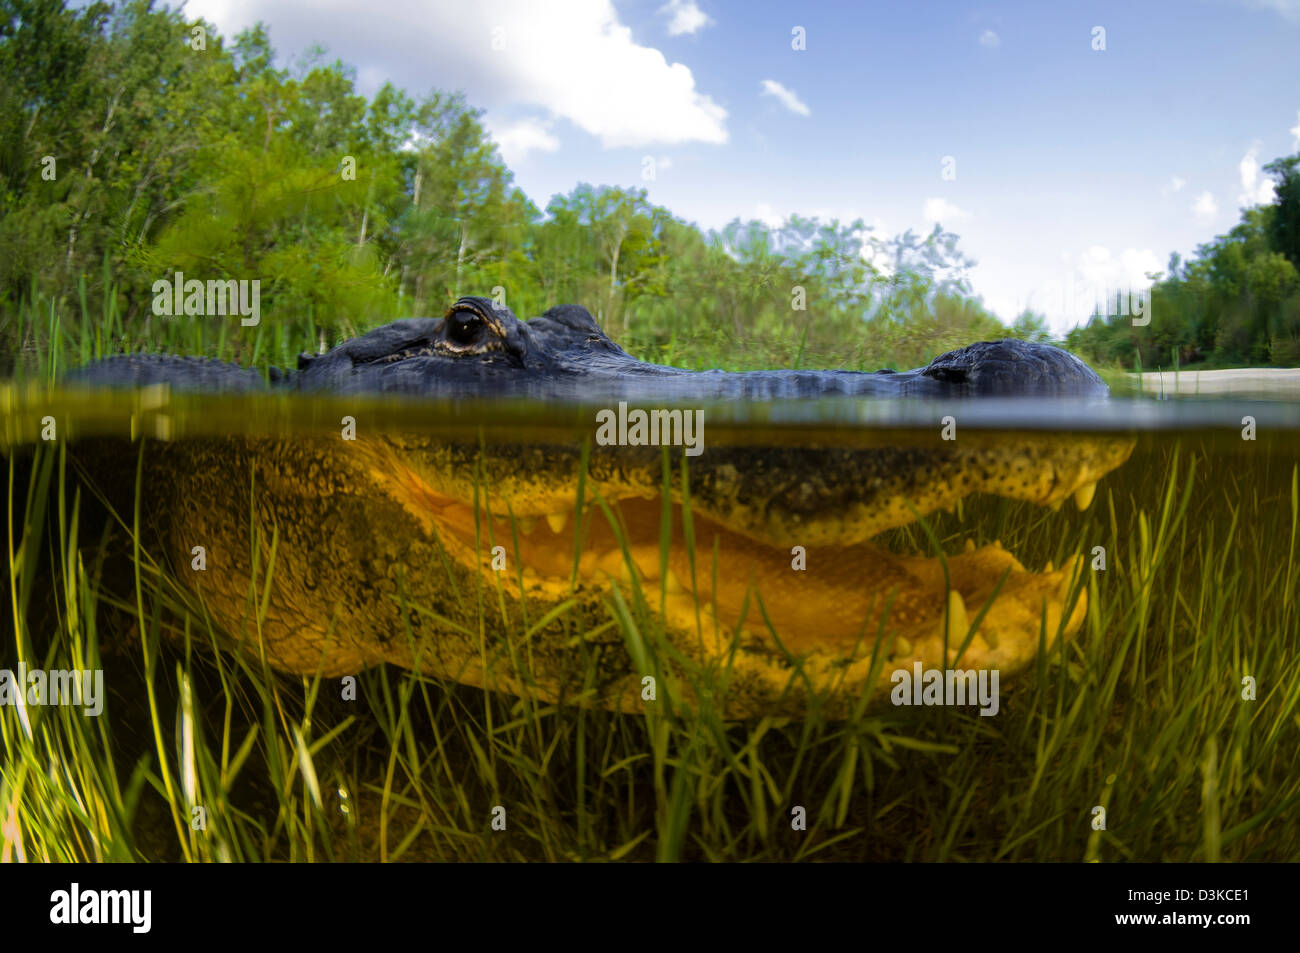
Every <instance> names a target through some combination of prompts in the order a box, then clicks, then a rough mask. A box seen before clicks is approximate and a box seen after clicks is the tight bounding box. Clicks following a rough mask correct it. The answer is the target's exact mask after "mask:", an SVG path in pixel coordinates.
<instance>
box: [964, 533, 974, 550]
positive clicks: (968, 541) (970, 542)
mask: <svg viewBox="0 0 1300 953" xmlns="http://www.w3.org/2000/svg"><path fill="white" fill-rule="evenodd" d="M962 548H963V550H964V551H965V552H968V553H973V552H975V540H973V539H971V538H970V537H969V536H967V537H966V542H965V543H963V544H962Z"/></svg>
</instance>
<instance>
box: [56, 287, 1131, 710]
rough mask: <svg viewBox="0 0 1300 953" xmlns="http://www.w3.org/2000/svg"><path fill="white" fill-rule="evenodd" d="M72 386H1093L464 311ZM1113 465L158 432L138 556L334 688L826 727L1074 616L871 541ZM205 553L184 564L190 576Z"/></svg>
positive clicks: (249, 644) (721, 447)
mask: <svg viewBox="0 0 1300 953" xmlns="http://www.w3.org/2000/svg"><path fill="white" fill-rule="evenodd" d="M69 381H70V382H73V383H77V384H80V385H83V386H91V387H124V386H125V387H148V386H152V385H163V386H165V387H167V388H170V389H174V390H178V391H192V392H198V393H202V394H211V395H227V394H241V393H256V392H262V391H266V392H278V391H286V392H295V393H301V394H317V395H339V394H345V395H365V394H391V395H401V396H402V397H403V398H404V399H411V398H415V399H418V398H429V397H500V396H507V397H511V396H512V397H527V398H533V399H541V400H546V401H559V402H569V401H581V402H583V403H588V404H597V405H599V404H601V403H604V404H606V405H608V404H610V403H611V402H614V401H618V402H640V403H644V404H648V405H650V406H652V407H659V408H662V407H664V406H665V405H671V406H672V407H674V408H679V405H681V404H682V403H683V402H688V403H689V402H691V401H702V402H707V401H718V400H768V399H773V398H794V397H801V398H802V397H822V396H827V395H860V396H869V397H889V398H944V399H949V398H970V397H1017V396H1019V397H1041V396H1045V395H1046V396H1070V397H1082V398H1096V397H1104V396H1105V395H1106V393H1107V391H1106V386H1105V384H1104V383H1103V382H1102V381H1101V379H1100V378H1099V377H1098V376H1097V375H1096V373H1095V372H1093V371H1092V370H1091V369H1090V368H1089V367H1087V365H1085V364H1084V363H1083V362H1082V361H1080V360H1078V359H1077V358H1075V357H1074V356H1073V355H1071V354H1069V353H1068V352H1066V351H1063V350H1061V349H1059V348H1056V347H1054V346H1051V345H1047V344H1039V343H1030V342H1023V341H1016V340H1004V341H994V342H982V343H978V344H973V345H970V346H969V347H965V348H962V349H960V350H956V351H953V352H950V353H948V354H944V355H943V356H941V357H939V358H937V359H935V360H934V361H932V362H931V363H930V364H929V365H927V366H926V367H924V368H918V369H915V370H910V371H903V372H895V371H878V372H874V373H866V372H855V371H754V372H744V373H730V372H723V371H687V370H682V369H679V368H672V367H664V366H659V365H654V364H648V363H644V362H641V361H639V360H636V359H635V358H633V357H631V356H630V355H628V354H627V353H626V352H624V351H623V350H622V349H621V348H620V347H618V345H616V344H615V343H614V342H613V341H611V340H610V339H609V338H608V337H607V336H606V335H605V334H604V333H603V332H602V331H601V330H600V328H599V327H598V325H597V324H596V322H595V321H594V320H593V319H592V317H591V315H590V314H589V313H588V312H587V310H586V309H585V308H582V307H580V306H576V305H563V306H559V307H554V308H551V309H550V310H548V311H546V312H545V313H544V314H543V315H541V316H539V317H534V318H532V319H531V320H528V321H520V320H519V319H518V318H516V317H515V316H514V314H512V313H511V312H510V311H509V309H508V308H505V307H503V306H501V305H500V304H498V303H495V302H493V301H491V300H490V299H487V298H479V297H466V298H461V299H460V300H458V301H457V302H455V304H453V305H452V306H451V307H450V308H449V310H448V311H447V312H446V314H445V315H444V316H443V317H442V318H441V319H404V320H399V321H394V322H392V323H390V324H387V325H384V326H383V327H380V328H377V329H375V330H372V331H370V332H369V333H366V334H364V335H362V336H360V337H357V338H355V339H353V340H349V341H346V342H344V343H342V344H340V345H338V346H336V347H334V348H333V349H332V350H330V351H328V352H326V353H324V354H320V355H310V354H304V355H302V356H301V357H300V358H299V361H298V367H297V369H296V370H293V371H287V372H282V371H272V372H271V373H270V374H269V375H268V377H263V375H262V374H260V373H257V372H255V371H252V370H248V369H243V368H239V367H237V366H234V365H231V364H225V363H221V362H217V361H211V360H199V359H194V358H187V357H178V356H170V355H130V356H117V357H111V358H106V359H103V360H101V361H98V362H95V363H93V364H91V365H89V366H87V367H85V368H82V369H81V370H79V371H77V372H75V373H73V374H72V375H70V377H69ZM416 403H417V405H418V400H417V401H416ZM672 414H673V412H672V411H669V412H666V413H664V414H663V416H662V418H661V419H662V421H663V423H664V426H665V427H667V426H670V425H676V424H677V422H678V420H680V417H678V418H675V417H673V415H672ZM936 420H937V417H936ZM431 423H433V424H436V421H432V422H431ZM595 429H596V428H595V424H594V423H593V425H592V432H593V435H594V433H595ZM1132 448H1133V445H1132V442H1131V441H1129V440H1127V439H1124V438H1122V437H1118V436H1108V435H1099V434H1086V435H1078V434H1076V435H1066V434H1052V433H1017V434H1014V435H1005V434H992V433H980V432H974V431H967V432H965V433H964V434H963V436H962V437H961V438H960V439H957V440H943V439H940V437H939V435H938V428H937V426H936V434H935V437H934V439H932V440H920V441H918V440H905V439H902V438H898V437H889V436H885V435H883V434H875V435H871V434H867V435H866V436H865V437H864V439H863V440H861V441H857V442H854V443H852V444H849V443H841V444H830V443H826V442H822V443H814V442H808V443H799V444H797V445H788V444H779V445H778V444H765V445H762V446H752V445H741V444H736V443H735V442H734V441H733V442H731V443H728V442H725V441H724V442H722V443H714V444H712V445H710V446H709V448H708V449H707V451H705V452H703V453H701V454H700V455H699V456H695V457H680V458H679V457H676V456H672V455H670V454H668V453H666V452H665V451H664V449H663V448H662V447H659V446H651V445H638V446H619V445H605V444H604V443H602V442H600V441H598V440H591V439H587V440H575V441H570V442H567V443H565V442H557V441H555V440H551V439H543V438H542V437H541V436H539V435H536V434H530V433H528V432H521V433H515V434H513V435H512V436H510V437H509V438H508V439H505V440H499V439H498V440H491V441H489V440H485V439H481V438H479V437H475V438H472V439H471V438H467V437H459V436H455V437H449V436H448V435H447V434H446V433H442V434H439V432H438V429H437V428H436V427H432V428H430V429H426V430H424V431H422V432H408V431H407V430H403V431H402V432H375V433H366V432H365V428H361V430H360V432H358V433H357V434H356V435H355V439H340V437H339V436H338V435H330V436H322V435H320V434H312V435H301V436H291V437H285V436H275V435H272V436H257V435H238V434H234V435H222V436H220V437H185V438H181V439H175V440H150V441H147V442H146V446H145V447H144V448H143V453H144V465H143V468H142V470H141V473H142V478H143V480H144V485H143V486H142V487H141V488H140V492H141V494H142V498H143V499H144V500H146V501H147V502H148V507H147V511H148V514H149V524H150V526H151V527H152V530H151V533H152V535H151V539H153V538H156V540H157V541H158V542H157V545H158V546H159V548H160V549H161V551H162V552H161V554H160V555H161V556H162V557H163V558H164V559H165V560H166V561H167V563H168V564H170V565H171V567H172V572H173V573H175V574H176V575H177V576H179V577H180V578H182V579H183V580H185V582H186V583H187V584H188V586H189V587H190V588H191V589H192V590H194V592H195V594H196V595H197V596H199V597H200V598H201V601H202V606H203V609H204V611H205V612H206V613H207V614H208V615H209V616H210V617H211V618H212V619H213V620H214V621H215V622H216V623H217V624H218V626H219V627H220V628H221V629H222V630H223V631H224V632H225V633H226V635H227V637H228V639H229V640H230V644H231V646H232V647H234V648H238V649H242V650H244V651H246V652H248V653H250V654H251V655H253V656H255V657H257V658H260V659H263V660H265V661H266V662H267V663H268V664H270V665H271V666H273V667H274V668H277V669H280V670H283V671H287V672H294V673H302V674H315V673H318V674H320V675H322V676H325V677H337V676H342V675H346V674H353V673H355V672H357V671H358V670H360V669H362V668H364V667H367V666H370V665H374V664H378V663H381V662H387V663H392V664H395V665H399V666H403V667H405V668H408V669H414V670H417V671H419V672H420V673H422V674H426V675H432V676H436V677H440V678H444V679H449V680H454V681H458V682H462V683H466V684H470V685H474V686H479V687H483V688H488V689H492V690H496V691H501V692H506V693H510V694H513V695H516V696H520V697H530V698H534V699H538V700H540V701H544V702H548V703H571V704H584V705H594V706H601V707H605V708H610V709H615V710H622V711H642V710H644V709H645V706H646V705H662V704H663V703H664V702H665V701H666V700H667V701H669V703H670V704H675V703H677V702H680V703H683V704H685V705H687V706H689V707H698V706H701V705H706V704H707V705H710V706H713V708H714V709H715V710H717V711H719V712H720V713H722V715H723V716H724V717H727V718H744V717H750V716H756V715H771V714H787V715H794V716H798V715H801V714H803V713H806V712H807V711H808V710H809V709H810V707H811V706H813V705H816V706H817V707H818V709H819V710H821V711H823V712H824V713H826V714H828V715H830V716H835V717H843V716H845V715H846V714H847V713H849V712H851V711H853V710H856V709H857V708H858V707H859V706H860V705H861V704H863V703H864V702H871V701H873V700H874V702H879V700H880V699H881V698H882V697H886V696H887V695H888V694H889V686H890V685H891V684H896V683H897V682H898V678H897V677H896V676H895V673H896V672H899V671H907V672H914V671H919V670H924V669H932V668H936V667H937V668H944V667H947V666H958V667H960V668H961V669H963V670H979V669H992V670H997V671H999V672H1000V673H1001V674H1002V675H1011V674H1014V673H1015V672H1017V671H1019V670H1022V669H1025V668H1026V667H1027V666H1028V664H1029V663H1030V662H1031V661H1032V660H1034V659H1035V658H1036V657H1037V656H1038V654H1039V652H1040V650H1041V649H1043V648H1045V647H1046V646H1049V645H1054V644H1056V641H1057V640H1058V639H1062V640H1064V639H1069V638H1071V637H1072V636H1073V635H1074V634H1075V633H1076V632H1077V631H1078V629H1079V627H1080V625H1081V624H1082V620H1083V618H1084V615H1085V612H1086V606H1087V592H1086V589H1087V585H1086V579H1084V578H1083V577H1084V572H1083V563H1082V560H1081V559H1080V558H1079V557H1074V558H1072V559H1069V560H1067V561H1066V562H1065V564H1064V565H1062V566H1061V567H1059V568H1057V567H1053V566H1051V565H1050V564H1049V565H1047V566H1046V567H1045V569H1043V570H1041V571H1037V572H1035V571H1031V570H1029V569H1026V567H1025V566H1024V565H1022V564H1021V563H1020V562H1019V561H1018V560H1017V559H1016V558H1015V556H1014V555H1013V554H1012V553H1010V552H1008V551H1007V550H1006V549H1005V548H1003V546H1002V545H1001V543H1000V542H997V541H994V542H991V543H986V544H985V545H982V546H977V545H976V544H975V541H974V540H972V539H966V540H965V541H964V544H963V545H962V547H961V552H957V553H953V554H947V555H944V556H935V557H925V556H922V555H919V554H915V553H898V552H895V551H892V550H891V548H890V547H889V546H887V545H884V544H883V543H882V542H881V541H880V539H879V537H880V536H881V534H882V533H885V532H886V531H887V530H890V529H894V528H898V527H904V526H908V525H910V524H913V523H915V522H916V521H917V520H921V519H924V518H926V517H928V516H930V515H931V514H935V513H937V512H938V511H940V510H945V511H951V510H953V509H954V508H960V506H961V504H962V501H963V500H964V499H966V498H967V497H969V496H971V495H972V494H980V493H983V494H997V495H1000V496H1003V497H1008V498H1011V499H1015V500H1023V501H1028V502H1031V503H1035V504H1040V505H1043V506H1051V507H1057V506H1059V505H1060V504H1061V502H1062V501H1064V500H1065V499H1067V498H1069V497H1073V498H1074V500H1075V502H1076V504H1077V505H1078V506H1079V507H1080V508H1086V507H1087V506H1088V505H1089V503H1090V502H1091V500H1092V498H1093V494H1094V491H1095V488H1096V485H1097V481H1098V480H1099V479H1100V478H1101V477H1102V476H1103V475H1105V474H1106V473H1108V472H1109V471H1111V470H1112V469H1114V468H1115V467H1117V466H1119V465H1120V464H1122V463H1123V462H1124V461H1125V460H1126V459H1127V458H1128V456H1129V454H1130V452H1131V451H1132ZM112 455H113V456H114V458H115V459H117V460H121V459H122V457H123V454H121V452H120V449H119V450H117V451H114V452H113V454H112ZM105 458H106V457H105V456H102V455H101V457H100V458H99V459H100V461H101V462H102V460H103V459H105ZM92 469H93V466H92ZM132 469H133V474H132V475H134V467H133V468H132ZM198 546H202V547H204V553H205V559H206V570H205V571H194V570H193V569H192V568H191V556H192V554H193V553H194V552H196V549H195V547H198ZM894 548H897V547H894ZM918 665H919V666H920V667H921V668H920V669H919V670H918V669H917V668H916V666H918Z"/></svg>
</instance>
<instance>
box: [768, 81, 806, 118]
mask: <svg viewBox="0 0 1300 953" xmlns="http://www.w3.org/2000/svg"><path fill="white" fill-rule="evenodd" d="M759 86H760V89H761V90H762V93H763V95H764V96H775V97H776V98H777V100H779V101H780V103H781V105H782V106H784V107H785V108H786V109H788V110H790V112H792V113H798V114H799V115H800V116H811V115H812V110H811V109H809V108H808V107H807V105H806V104H805V103H804V102H803V100H801V99H800V98H799V97H798V96H796V95H795V93H794V90H792V89H786V88H785V87H784V86H782V85H781V84H780V83H778V82H777V81H776V80H774V79H765V80H763V82H762V83H760V84H759Z"/></svg>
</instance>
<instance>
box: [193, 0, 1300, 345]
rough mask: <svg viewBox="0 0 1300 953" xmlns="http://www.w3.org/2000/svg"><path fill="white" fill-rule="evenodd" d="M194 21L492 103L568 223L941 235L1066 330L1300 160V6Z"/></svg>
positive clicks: (502, 3)
mask: <svg viewBox="0 0 1300 953" xmlns="http://www.w3.org/2000/svg"><path fill="white" fill-rule="evenodd" d="M185 9H186V11H187V12H188V13H189V15H191V16H203V17H205V18H206V19H208V20H210V21H211V22H213V23H215V24H216V25H217V26H218V27H219V28H220V29H221V30H222V32H223V33H225V34H227V35H232V34H233V33H234V32H236V31H238V30H239V29H242V28H243V27H245V26H247V25H249V24H251V23H253V22H255V21H257V20H262V21H263V22H265V23H266V24H267V26H268V27H269V30H270V34H271V39H272V41H273V43H274V44H275V46H276V48H277V50H278V51H279V53H280V54H281V56H282V58H283V59H284V61H285V62H289V61H291V60H292V59H294V58H295V57H297V56H298V55H299V54H301V53H302V52H303V51H304V50H305V49H306V48H307V46H308V45H309V44H312V43H320V44H321V45H323V46H324V47H326V48H327V50H328V51H329V53H330V55H331V56H337V57H339V58H341V59H342V60H344V61H345V62H347V63H349V64H351V65H353V66H355V67H356V69H357V71H358V78H359V83H360V85H361V87H362V91H363V92H366V93H370V92H373V91H374V89H375V88H377V86H378V84H379V83H380V82H382V81H383V80H386V79H387V80H392V81H393V82H395V83H397V84H399V85H401V86H403V87H405V88H406V89H407V90H408V91H410V92H412V93H415V94H418V93H421V92H423V91H427V90H429V89H431V88H435V87H436V88H443V89H462V90H464V91H465V93H466V94H467V97H468V99H469V101H470V102H471V103H472V104H474V105H476V106H480V107H482V108H484V109H485V110H486V115H485V124H486V125H487V127H488V129H489V130H490V131H491V133H492V134H493V136H494V137H495V138H496V139H497V140H498V142H499V143H500V145H501V147H502V153H503V155H504V156H505V158H506V160H507V162H508V163H509V165H510V167H511V169H512V170H513V171H514V173H515V178H516V182H517V183H518V184H519V185H520V187H522V188H523V189H524V191H526V192H527V193H528V194H529V196H530V197H532V199H533V200H534V201H535V202H536V203H537V204H538V205H539V206H540V207H545V205H546V203H547V202H548V201H549V199H550V197H551V196H552V195H554V194H555V193H557V192H568V191H569V190H570V189H572V188H573V186H574V185H575V184H576V183H578V182H591V183H593V184H608V185H621V186H633V187H639V188H645V189H647V191H648V192H649V195H650V199H651V201H653V202H655V203H657V204H661V205H664V206H666V207H667V208H669V209H671V210H672V211H673V212H674V213H675V214H677V215H679V216H681V217H684V218H686V219H688V220H691V221H694V222H697V223H698V224H700V225H701V226H703V227H706V228H712V227H718V226H721V225H723V224H725V223H726V222H728V221H730V220H731V219H732V218H735V217H740V218H743V219H749V218H762V219H765V220H770V221H773V222H775V221H776V220H778V219H780V218H783V217H785V216H787V215H789V214H790V213H799V214H802V215H819V216H821V217H823V218H829V217H837V218H839V219H841V220H851V219H853V218H858V217H861V218H862V219H864V220H865V221H866V222H867V223H868V224H872V225H875V226H876V228H877V229H878V231H879V232H880V233H881V234H883V235H892V234H895V233H897V232H901V231H903V230H905V229H907V228H913V229H916V230H918V231H928V230H929V228H930V227H932V225H933V223H934V222H935V221H939V222H940V223H941V224H942V225H943V226H944V227H945V228H947V229H948V230H950V231H954V232H956V233H957V234H959V235H960V236H961V239H962V241H961V246H960V247H961V248H962V249H963V250H964V251H965V252H966V254H968V255H970V256H971V257H973V258H975V259H976V260H977V261H978V262H979V264H978V265H977V267H976V268H975V269H974V270H973V272H972V280H973V285H974V291H975V293H977V294H979V295H981V296H982V297H983V298H984V301H985V303H986V305H988V306H989V307H991V308H993V309H994V310H995V311H996V312H997V313H998V314H999V316H1000V317H1002V318H1003V319H1004V320H1010V319H1011V318H1012V317H1013V316H1014V315H1015V314H1016V313H1017V312H1018V311H1019V310H1020V309H1022V308H1023V307H1025V306H1026V305H1028V306H1031V307H1034V308H1035V309H1036V310H1039V311H1043V312H1045V313H1047V315H1048V318H1049V320H1050V322H1051V323H1052V325H1053V327H1055V328H1057V329H1058V330H1064V329H1066V328H1068V327H1070V326H1072V325H1073V324H1075V323H1076V322H1077V321H1079V320H1081V319H1083V318H1084V317H1085V316H1086V314H1087V313H1089V312H1090V310H1091V307H1090V306H1091V304H1092V297H1091V292H1092V289H1096V288H1101V287H1114V288H1124V289H1128V288H1137V287H1141V286H1143V285H1145V284H1146V283H1147V282H1146V280H1145V279H1144V277H1143V276H1144V274H1145V273H1146V272H1147V271H1151V270H1162V269H1163V268H1164V267H1165V265H1166V263H1167V261H1168V258H1169V253H1170V252H1171V251H1178V252H1180V253H1182V254H1183V255H1187V254H1188V253H1190V252H1192V251H1193V250H1194V249H1195V247H1196V245H1197V244H1199V243H1200V242H1203V241H1206V240H1209V239H1210V238H1212V237H1213V236H1215V235H1217V234H1221V233H1223V232H1224V231H1226V230H1227V229H1228V228H1230V227H1232V225H1233V224H1235V222H1236V221H1237V219H1238V216H1239V209H1240V208H1241V207H1242V206H1243V205H1250V204H1256V203H1258V202H1261V201H1268V200H1269V198H1270V197H1271V193H1270V190H1269V185H1268V181H1267V177H1266V176H1264V175H1263V173H1262V172H1260V171H1259V168H1258V167H1259V166H1260V165H1262V164H1264V163H1266V162H1268V161H1270V160H1271V159H1273V158H1275V157H1277V156H1279V155H1287V154H1291V153H1294V152H1296V151H1297V150H1300V0H1182V2H1142V0H1128V2H1122V3H1110V2H1090V3H1082V2H1069V0H1032V2H999V3H960V2H937V0H935V2H930V0H927V2H920V0H918V2H888V3H884V2H874V3H826V2H822V3H778V2H733V0H725V2H724V0H563V2H554V3H552V2H545V0H474V2H464V0H433V2H424V3H418V2H410V0H369V2H366V3H358V2H356V0H347V2H344V0H189V2H188V4H187V5H186V7H185ZM796 27H802V28H803V30H804V35H805V37H806V48H805V49H803V50H795V49H792V31H793V30H794V28H796ZM1097 27H1101V28H1103V29H1104V31H1105V33H1104V46H1105V48H1104V49H1094V46H1096V45H1099V44H1098V42H1097V41H1098V39H1102V38H1103V37H1102V36H1101V34H1096V33H1095V29H1094V28H1097ZM945 156H950V157H952V160H953V162H952V164H951V165H950V168H952V169H954V170H955V178H947V179H946V178H945V177H944V176H943V169H944V165H943V163H944V157H945ZM646 157H653V159H654V160H655V177H654V179H653V180H646V179H645V178H644V177H643V169H644V168H645V159H646Z"/></svg>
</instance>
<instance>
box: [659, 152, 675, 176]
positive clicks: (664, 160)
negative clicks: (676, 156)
mask: <svg viewBox="0 0 1300 953" xmlns="http://www.w3.org/2000/svg"><path fill="white" fill-rule="evenodd" d="M655 162H656V164H657V165H658V167H659V171H660V172H667V171H668V170H669V169H671V168H672V167H673V157H672V156H660V157H659V158H658V159H656V160H655Z"/></svg>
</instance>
